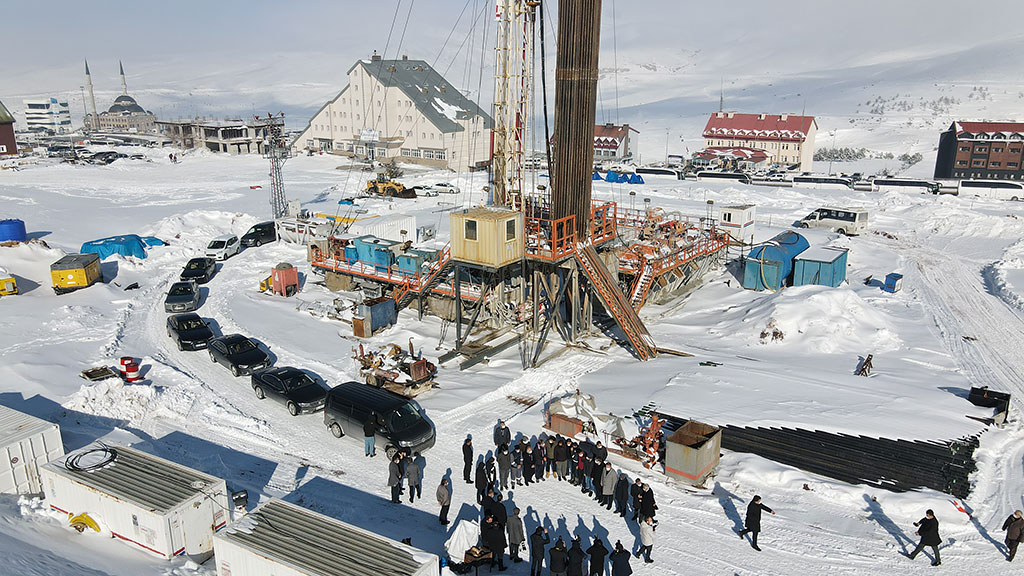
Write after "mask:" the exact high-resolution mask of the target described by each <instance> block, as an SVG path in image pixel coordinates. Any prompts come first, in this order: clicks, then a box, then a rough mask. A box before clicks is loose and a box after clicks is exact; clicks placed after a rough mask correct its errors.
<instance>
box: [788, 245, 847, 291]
mask: <svg viewBox="0 0 1024 576" xmlns="http://www.w3.org/2000/svg"><path fill="white" fill-rule="evenodd" d="M849 252H850V251H849V250H847V249H846V248H834V247H829V246H822V247H814V248H808V249H807V250H804V251H803V252H802V253H801V254H800V255H799V256H797V257H796V258H795V259H794V260H793V286H807V285H817V286H831V287H833V288H835V287H836V286H839V285H840V284H842V283H843V282H845V281H846V257H847V255H848V254H849Z"/></svg>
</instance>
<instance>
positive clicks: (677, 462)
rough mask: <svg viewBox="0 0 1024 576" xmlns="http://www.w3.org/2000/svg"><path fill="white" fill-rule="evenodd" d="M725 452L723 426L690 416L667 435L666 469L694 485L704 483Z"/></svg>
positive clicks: (674, 475) (668, 472)
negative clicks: (700, 420)
mask: <svg viewBox="0 0 1024 576" xmlns="http://www.w3.org/2000/svg"><path fill="white" fill-rule="evenodd" d="M721 453H722V429H721V428H718V427H716V426H711V425H708V424H704V423H702V422H697V421H696V420H687V421H686V422H685V423H683V425H682V426H680V427H679V428H677V429H676V431H675V432H673V433H672V435H670V436H669V437H668V438H666V439H665V473H666V474H668V475H669V476H673V477H675V478H677V479H679V480H682V481H683V482H686V483H687V484H691V485H693V486H703V485H704V481H705V480H707V479H708V477H709V476H710V475H711V474H712V473H713V472H714V471H715V468H716V467H717V466H718V461H719V459H720V458H721Z"/></svg>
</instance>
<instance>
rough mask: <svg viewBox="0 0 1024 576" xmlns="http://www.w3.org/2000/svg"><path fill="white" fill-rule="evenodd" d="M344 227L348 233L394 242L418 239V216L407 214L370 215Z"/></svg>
mask: <svg viewBox="0 0 1024 576" xmlns="http://www.w3.org/2000/svg"><path fill="white" fill-rule="evenodd" d="M344 229H345V232H346V233H348V234H355V235H360V236H365V235H370V236H376V237H377V238H382V239H384V240H391V241H392V242H405V241H406V240H415V239H416V217H415V216H408V215H406V214H390V215H387V216H369V217H366V218H360V219H359V220H356V221H354V222H352V223H351V224H349V225H348V226H347V227H345V228H344Z"/></svg>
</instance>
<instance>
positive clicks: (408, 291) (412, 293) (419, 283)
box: [392, 244, 452, 310]
mask: <svg viewBox="0 0 1024 576" xmlns="http://www.w3.org/2000/svg"><path fill="white" fill-rule="evenodd" d="M451 268H452V250H451V245H447V244H446V245H445V247H444V248H443V249H441V254H440V256H439V257H438V260H437V263H436V265H435V267H434V270H433V272H431V273H430V274H429V275H427V276H424V277H409V278H408V279H406V280H405V282H402V284H400V285H399V286H397V287H396V288H395V291H394V293H393V294H392V298H394V299H395V307H396V308H397V309H398V310H401V309H402V308H405V307H406V306H408V305H409V304H411V303H412V301H413V299H414V298H416V297H417V296H419V295H421V294H429V293H430V291H431V290H433V289H434V288H435V287H436V286H437V285H438V284H440V283H441V281H442V280H443V279H444V278H445V277H446V276H447V275H448V271H449V270H451Z"/></svg>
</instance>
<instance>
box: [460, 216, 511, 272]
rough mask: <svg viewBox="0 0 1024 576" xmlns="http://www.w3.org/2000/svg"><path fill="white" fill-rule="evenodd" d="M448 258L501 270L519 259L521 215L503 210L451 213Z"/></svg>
mask: <svg viewBox="0 0 1024 576" xmlns="http://www.w3.org/2000/svg"><path fill="white" fill-rule="evenodd" d="M450 222H451V240H452V242H451V256H452V259H454V260H457V261H459V262H466V263H469V264H476V265H478V266H483V267H486V268H493V269H496V268H501V267H503V266H507V265H509V264H512V263H513V262H518V261H519V260H521V259H522V258H523V253H524V249H525V243H524V240H523V215H522V213H521V212H517V211H515V210H509V209H506V208H489V207H480V208H469V209H466V210H459V211H457V212H452V213H451V219H450Z"/></svg>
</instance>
